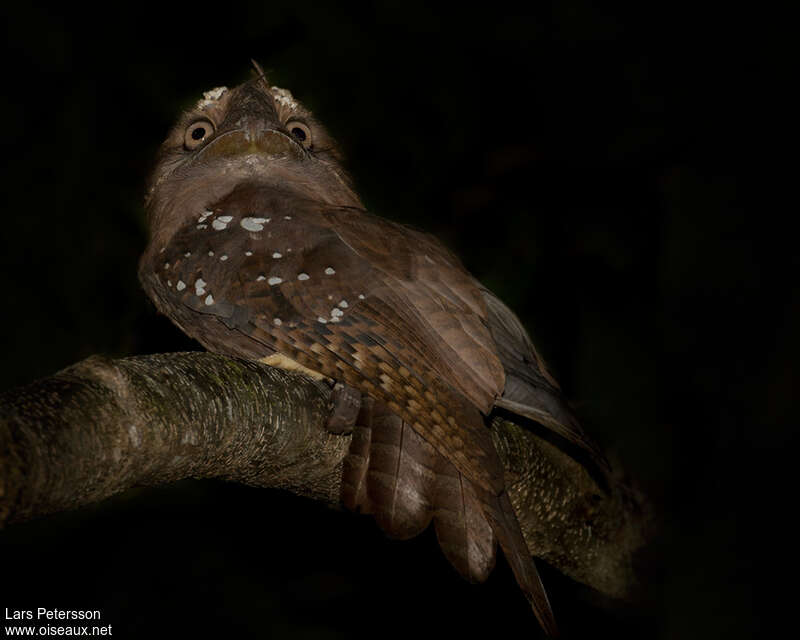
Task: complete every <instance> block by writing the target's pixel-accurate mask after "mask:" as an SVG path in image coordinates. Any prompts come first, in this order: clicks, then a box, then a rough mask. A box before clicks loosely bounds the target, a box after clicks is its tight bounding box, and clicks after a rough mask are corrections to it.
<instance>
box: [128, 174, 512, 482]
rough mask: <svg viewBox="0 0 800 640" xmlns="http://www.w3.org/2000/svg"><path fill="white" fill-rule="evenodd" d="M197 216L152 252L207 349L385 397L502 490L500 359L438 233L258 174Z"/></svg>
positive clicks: (476, 296)
mask: <svg viewBox="0 0 800 640" xmlns="http://www.w3.org/2000/svg"><path fill="white" fill-rule="evenodd" d="M197 214H198V217H197V218H196V219H193V220H191V222H190V223H189V224H187V225H185V226H184V227H182V228H181V229H179V231H178V232H176V233H175V235H174V236H173V237H172V239H171V240H170V241H169V242H168V244H167V245H166V246H165V247H160V248H159V247H153V248H152V251H151V252H150V253H149V254H148V255H146V256H145V258H144V259H143V263H142V268H141V270H140V272H141V277H142V279H143V282H144V284H145V288H146V289H147V290H148V293H150V295H151V297H153V298H154V299H155V300H156V304H157V305H158V306H159V308H160V309H161V310H162V311H163V312H164V313H165V314H166V315H168V316H169V317H171V318H172V319H173V320H174V321H175V322H176V323H177V324H178V325H179V326H180V327H181V328H182V329H183V330H184V331H186V332H187V333H189V334H190V335H192V336H193V337H195V338H196V339H197V340H198V341H200V342H201V343H202V344H203V345H204V346H206V347H207V348H209V349H210V350H212V351H217V352H221V353H227V354H230V355H238V356H244V357H249V358H261V357H263V356H265V355H268V354H270V353H271V352H273V351H278V352H281V353H283V354H285V355H287V356H288V357H290V358H292V359H294V360H296V361H297V362H299V363H300V364H302V365H304V366H306V367H308V368H310V369H313V370H316V371H319V372H321V373H323V374H325V375H327V376H329V377H331V378H334V379H337V380H342V381H344V382H346V383H347V384H349V385H351V386H353V387H356V388H357V389H359V390H361V391H362V392H364V393H367V394H369V395H372V396H373V397H377V398H379V399H381V400H383V401H384V402H386V404H387V406H389V408H390V409H392V410H393V411H395V412H396V413H397V414H398V415H400V416H401V417H402V418H403V419H404V420H406V421H407V422H408V423H409V424H410V425H412V427H413V428H414V429H415V430H416V431H417V432H418V433H420V435H422V436H423V437H424V438H425V439H426V440H427V441H428V442H430V443H431V444H432V445H433V446H434V447H435V448H436V449H437V450H439V451H440V452H441V453H442V454H443V455H445V457H446V458H447V459H449V460H450V461H451V462H452V463H453V464H454V466H455V467H456V468H457V469H458V470H459V471H460V472H461V473H463V474H464V475H465V476H466V477H467V478H469V479H470V480H471V481H473V482H475V483H477V484H478V485H479V486H480V487H482V488H483V489H485V490H489V491H491V492H493V493H495V494H496V493H498V492H499V491H500V490H501V489H502V487H503V477H502V465H501V463H500V460H499V458H498V456H497V453H496V451H495V449H494V446H493V444H492V441H491V437H490V434H489V430H488V429H486V427H485V425H484V422H483V418H482V416H481V411H483V412H488V411H489V409H490V408H491V406H492V404H493V402H494V399H495V397H496V396H498V395H499V394H500V393H501V392H502V389H503V385H504V373H503V368H502V364H501V363H500V361H499V359H498V358H497V356H496V355H495V347H494V343H493V339H492V337H491V334H490V333H489V331H488V329H487V327H486V324H485V322H486V309H485V306H484V303H483V301H482V298H481V295H480V290H479V289H478V286H477V283H475V282H474V280H472V278H471V277H470V276H469V274H467V273H466V271H464V270H463V267H461V266H460V265H459V264H458V262H457V261H456V260H455V259H454V258H452V257H451V256H449V254H447V252H446V251H445V250H444V249H443V248H441V246H440V245H438V243H436V242H435V241H433V240H432V239H430V238H428V237H427V236H424V235H423V234H419V233H417V232H413V231H410V230H408V229H406V228H405V227H401V226H399V225H395V224H393V223H390V222H386V221H382V220H380V219H378V218H374V217H372V216H369V215H366V214H365V213H364V212H362V211H358V210H352V209H342V208H332V207H325V206H323V205H320V204H318V203H313V202H308V201H298V200H297V199H295V198H290V197H288V196H283V195H281V194H280V193H276V192H275V191H274V190H272V189H270V190H266V189H262V188H259V187H258V185H255V184H253V185H247V184H245V185H240V186H239V187H237V188H236V189H235V190H234V191H233V192H231V193H230V194H229V195H228V196H226V197H225V198H223V199H222V200H221V201H219V202H217V203H214V205H213V206H212V207H210V208H209V209H208V210H207V211H199V212H197ZM162 249H163V251H162ZM167 265H168V266H167Z"/></svg>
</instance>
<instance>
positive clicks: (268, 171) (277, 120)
mask: <svg viewBox="0 0 800 640" xmlns="http://www.w3.org/2000/svg"><path fill="white" fill-rule="evenodd" d="M254 66H255V69H256V74H255V77H254V78H253V79H252V80H250V81H248V82H245V83H243V84H241V85H239V86H237V87H234V88H232V89H228V88H227V87H217V88H215V89H211V90H210V91H206V92H205V93H204V94H203V98H202V99H201V100H200V101H199V102H198V103H197V105H196V106H195V107H194V108H193V109H190V110H188V111H187V112H186V113H184V114H183V116H182V117H181V118H180V119H179V121H178V123H177V124H176V125H175V126H174V127H173V128H172V130H171V131H170V133H169V135H168V136H167V139H166V140H165V141H164V142H163V143H162V145H161V148H160V151H159V154H158V159H157V162H156V166H155V169H154V170H153V173H152V175H151V177H150V181H149V185H148V189H147V196H146V200H145V204H146V208H147V212H148V220H149V226H150V229H151V234H152V235H154V236H155V235H160V234H161V233H165V234H169V232H170V231H171V230H172V227H173V226H174V225H179V224H181V223H182V222H183V221H184V220H185V219H186V217H188V216H192V215H195V214H196V213H197V212H198V211H202V210H203V208H204V207H209V206H210V205H211V204H212V203H213V202H216V201H218V200H219V199H221V198H224V197H225V196H226V195H227V194H228V193H230V192H231V191H232V190H233V189H234V188H235V187H237V186H239V185H241V184H243V183H247V182H256V183H258V184H259V185H261V186H267V187H271V188H274V189H275V191H276V193H286V194H287V195H290V196H291V197H298V198H302V199H310V200H316V201H319V202H324V203H327V204H331V205H337V206H351V207H361V206H362V205H361V201H360V199H359V198H358V195H357V194H356V193H355V191H354V190H353V188H352V185H351V181H350V178H349V176H348V175H347V173H346V172H345V170H344V168H343V166H342V157H341V154H340V152H339V150H338V148H337V146H336V143H335V141H334V140H333V138H332V137H331V135H330V134H329V133H328V132H327V130H326V129H325V127H324V126H322V124H321V123H320V122H319V121H318V120H317V119H316V118H315V117H314V116H313V114H312V113H311V112H310V111H309V110H308V109H307V108H305V107H304V106H303V105H302V104H301V103H300V102H299V101H297V100H296V99H295V98H294V97H293V96H292V94H291V93H290V92H289V91H287V90H286V89H282V88H280V87H275V86H271V85H270V84H269V82H268V81H267V78H266V76H265V74H264V72H263V71H262V70H261V68H260V67H259V66H258V65H257V64H255V63H254Z"/></svg>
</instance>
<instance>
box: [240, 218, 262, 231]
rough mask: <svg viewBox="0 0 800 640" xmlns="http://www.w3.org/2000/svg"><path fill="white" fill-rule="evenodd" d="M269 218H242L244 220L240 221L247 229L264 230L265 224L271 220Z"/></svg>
mask: <svg viewBox="0 0 800 640" xmlns="http://www.w3.org/2000/svg"><path fill="white" fill-rule="evenodd" d="M269 220H270V219H269V218H250V217H248V218H242V221H241V222H240V223H239V224H241V225H242V228H243V229H247V230H248V231H263V230H264V224H265V223H267V222H269Z"/></svg>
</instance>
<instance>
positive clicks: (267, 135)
mask: <svg viewBox="0 0 800 640" xmlns="http://www.w3.org/2000/svg"><path fill="white" fill-rule="evenodd" d="M249 154H258V155H264V156H267V157H268V158H270V159H272V158H275V159H277V158H290V159H293V160H302V159H303V158H304V157H305V152H304V151H303V148H302V147H301V146H300V145H299V144H298V143H297V142H295V140H294V139H292V138H291V137H289V136H288V135H287V134H285V133H283V132H282V131H276V130H275V129H267V128H255V127H245V128H241V129H234V130H232V131H227V132H224V133H221V134H219V135H217V136H216V137H215V138H214V139H213V140H211V141H210V142H209V143H208V144H207V145H206V146H205V147H204V148H203V149H202V150H201V151H200V153H198V154H197V156H196V159H197V160H199V161H201V162H202V161H203V160H210V159H212V158H213V159H219V158H232V157H235V156H244V155H249Z"/></svg>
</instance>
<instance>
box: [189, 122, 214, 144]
mask: <svg viewBox="0 0 800 640" xmlns="http://www.w3.org/2000/svg"><path fill="white" fill-rule="evenodd" d="M212 135H214V125H213V124H212V123H211V121H209V120H198V121H197V122H193V123H192V124H190V125H189V126H188V127H186V133H185V134H184V135H183V146H184V147H186V148H187V149H188V150H189V151H191V150H192V149H197V147H199V146H200V145H201V144H203V142H204V141H205V140H208V138H209V137H211V136H212Z"/></svg>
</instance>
